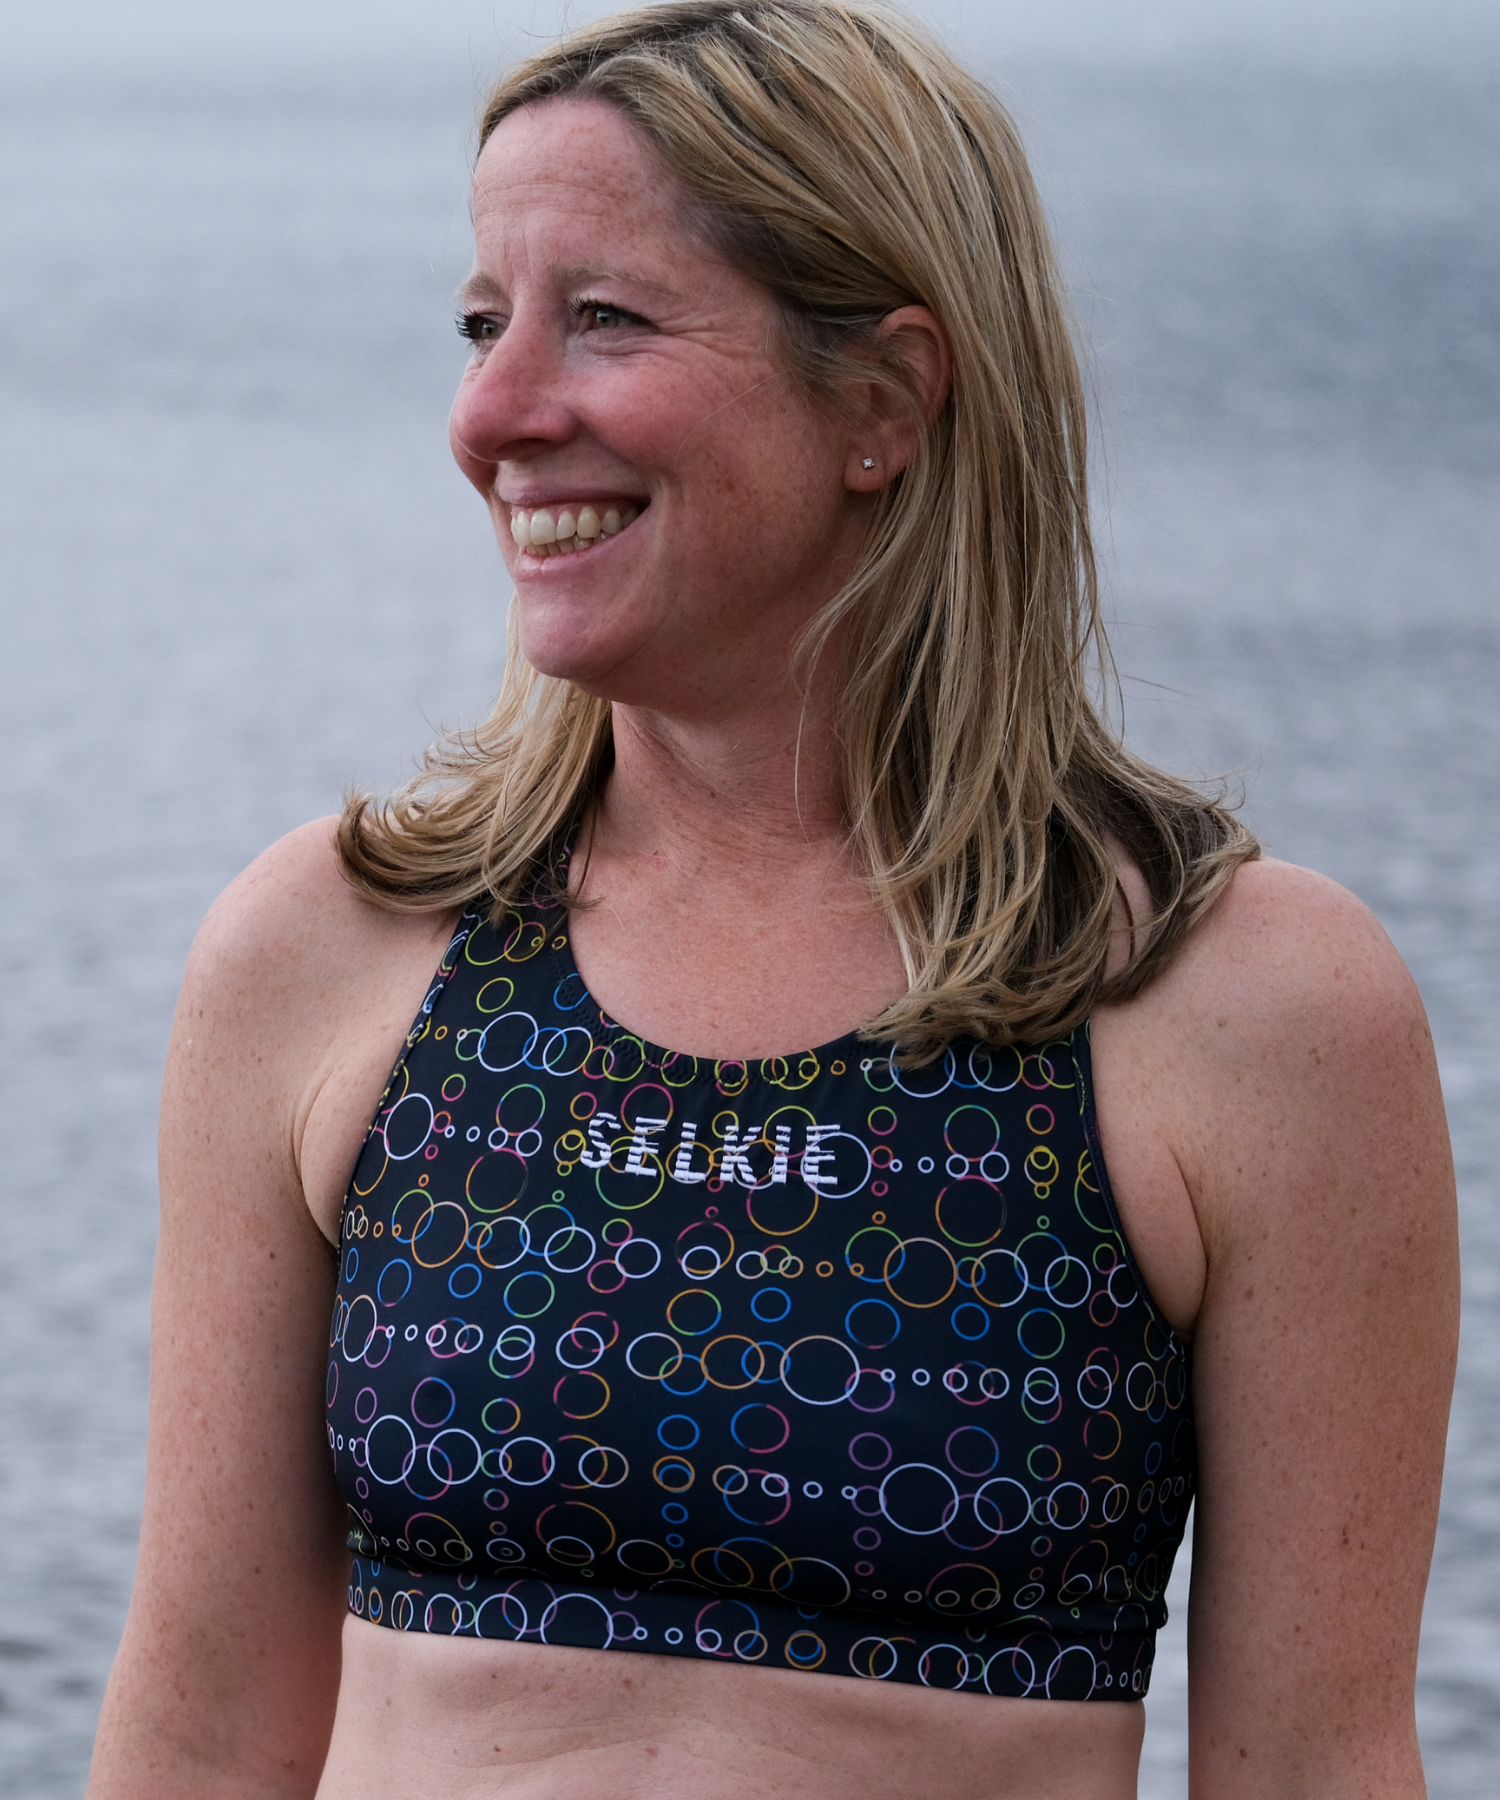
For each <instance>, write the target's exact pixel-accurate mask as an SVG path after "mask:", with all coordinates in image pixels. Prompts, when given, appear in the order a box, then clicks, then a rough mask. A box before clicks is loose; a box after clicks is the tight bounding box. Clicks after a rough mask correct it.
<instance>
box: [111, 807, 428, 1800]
mask: <svg viewBox="0 0 1500 1800" xmlns="http://www.w3.org/2000/svg"><path fill="white" fill-rule="evenodd" d="M419 929H420V931H421V934H422V938H423V942H422V943H421V945H420V946H419V958H420V966H421V968H422V969H423V971H424V972H423V973H421V974H415V970H416V968H417V966H418V963H416V962H414V961H413V959H412V957H411V955H410V954H409V953H408V954H407V955H406V957H405V964H411V968H409V969H408V968H406V967H405V966H404V964H403V959H402V958H401V957H400V956H399V955H398V956H396V957H395V959H394V967H395V976H396V978H395V980H394V981H392V980H391V979H390V977H389V975H388V973H387V972H388V971H389V969H390V968H391V967H392V964H393V959H392V955H391V951H392V949H393V947H396V946H397V945H398V944H400V943H402V942H404V940H403V939H402V937H401V930H400V923H399V922H395V921H390V920H388V919H383V918H382V917H381V916H380V915H378V914H374V913H373V911H372V909H370V908H367V907H364V906H362V905H361V904H360V903H359V902H358V901H356V900H355V899H354V897H353V896H352V895H351V894H350V893H349V891H348V889H347V888H346V887H345V886H344V884H343V882H342V881H341V880H340V878H339V876H338V871H337V866H336V863H335V861H334V859H333V856H332V851H331V847H330V841H329V831H328V828H327V826H326V825H322V824H320V825H318V826H315V827H309V828H307V829H306V830H304V831H303V832H299V833H295V834H293V836H292V837H291V838H290V839H287V840H284V841H283V843H282V844H280V845H277V846H276V847H275V848H274V849H273V850H272V851H270V852H268V853H267V855H266V856H265V857H263V858H261V860H260V861H259V862H258V863H257V864H255V865H254V866H253V867H252V868H251V869H250V870H249V871H247V873H246V875H245V876H242V877H241V878H240V880H239V881H238V882H236V883H235V884H234V886H233V887H232V888H230V889H229V891H228V892H227V893H226V894H225V896H224V897H223V898H222V899H221V900H220V901H219V903H218V904H217V905H216V906H215V907H214V909H213V911H212V912H211V913H210V915H209V918H208V920H207V922H206V923H205V925H204V927H203V930H202V931H201V933H200V934H199V937H198V941H197V943H196V944H195V946H194V949H193V953H192V957H191V959H190V962H189V966H188V971H187V975H186V979H185V981H184V984H183V990H182V996H181V1000H180V1002H179V1005H178V1009H177V1017H176V1022H175V1025H174V1028H173V1034H172V1044H171V1049H170V1052H169V1058H168V1066H167V1076H166V1083H165V1088H164V1092H163V1101H162V1122H161V1192H162V1218H161V1238H160V1244H159V1248H158V1252H157V1264H156V1278H155V1287H154V1291H153V1302H152V1355H151V1424H150V1441H149V1452H148V1458H147V1478H146V1505H145V1514H144V1519H143V1523H142V1531H141V1548H140V1560H139V1564H138V1568H137V1574H136V1584H135V1592H134V1597H133V1599H132V1602H131V1608H130V1614H129V1619H128V1621H127V1624H126V1629H125V1635H124V1639H123V1641H122V1643H121V1647H120V1652H119V1656H118V1659H117V1661H116V1664H115V1668H114V1673H113V1675H112V1677H111V1680H110V1684H109V1690H108V1693H107V1695H106V1698H105V1704H104V1714H103V1718H102V1720H101V1724H100V1729H99V1736H98V1740H97V1744H96V1748H95V1755H94V1766H93V1772H92V1777H91V1782H90V1787H89V1794H90V1797H91V1800H176V1797H177V1796H182V1797H183V1800H186V1797H187V1796H189V1795H191V1796H193V1800H205V1797H207V1796H220V1795H224V1796H228V1795H233V1796H236V1800H239V1797H242V1796H243V1797H245V1800H249V1797H251V1796H254V1797H255V1800H261V1797H262V1796H264V1797H266V1800H270V1797H271V1796H277V1797H278V1800H279V1797H282V1796H286V1797H290V1796H294V1795H295V1796H299V1797H301V1796H308V1795H311V1794H312V1793H313V1792H314V1790H315V1789H316V1787H317V1784H318V1778H319V1775H320V1772H321V1770H322V1766H323V1758H324V1753H325V1750H326V1747H327V1742H328V1735H329V1731H330V1728H331V1726H332V1722H333V1710H334V1703H335V1700H336V1697H337V1693H338V1683H339V1639H340V1630H341V1626H342V1621H343V1614H344V1604H345V1602H344V1591H345V1588H346V1585H347V1554H346V1552H345V1549H344V1530H345V1528H344V1522H343V1507H342V1505H341V1503H340V1501H339V1498H338V1495H337V1493H336V1491H335V1488H334V1484H333V1480H332V1475H331V1467H330V1461H329V1456H328V1446H327V1438H326V1433H325V1427H324V1422H323V1384H324V1377H325V1371H326V1367H327V1361H328V1327H329V1319H330V1316H331V1310H332V1302H333V1292H334V1281H335V1274H336V1252H335V1250H334V1247H333V1245H332V1244H331V1243H330V1242H329V1240H328V1238H327V1237H326V1236H325V1235H324V1233H323V1231H321V1230H320V1229H319V1226H318V1224H317V1223H315V1222H314V1217H313V1213H312V1212H311V1211H310V1210H309V1204H310V1202H312V1203H314V1204H315V1205H317V1207H318V1208H319V1211H320V1217H321V1216H323V1215H329V1218H328V1222H329V1223H330V1224H336V1216H337V1213H336V1206H337V1202H336V1193H337V1188H338V1184H339V1181H340V1179H342V1180H346V1179H347V1175H348V1170H349V1167H350V1166H352V1162H353V1159H354V1155H355V1154H356V1153H357V1149H358V1144H359V1140H360V1136H361V1134H362V1132H363V1129H364V1127H365V1125H367V1124H368V1120H369V1117H370V1114H371V1112H372V1111H373V1109H374V1106H375V1104H376V1101H377V1100H378V1097H379V1094H380V1091H381V1086H382V1084H383V1082H384V1079H385V1076H386V1074H387V1072H388V1070H389V1067H390V1063H391V1061H392V1060H393V1058H394V1055H395V1053H396V1050H397V1049H398V1048H399V1045H400V1042H401V1037H402V1035H403V1034H404V1032H405V1029H406V1026H407V1024H408V1023H409V1021H410V1018H411V1016H412V1014H413V1013H414V1012H415V1010H416V1007H417V1005H418V1004H419V1003H420V1001H421V997H422V993H423V991H424V989H423V985H422V984H423V983H424V982H425V980H426V979H427V977H428V976H429V975H430V973H431V970H432V967H433V965H434V963H435V962H436V960H437V955H438V954H439V953H440V951H441V944H440V943H438V944H437V948H436V949H433V950H431V953H430V955H429V954H428V950H429V944H428V942H427V940H431V942H432V943H436V942H437V935H436V934H435V933H434V932H433V929H432V927H431V925H430V924H428V923H427V922H425V921H424V922H421V924H420V926H419ZM411 930H412V927H411V923H410V922H406V937H407V938H409V937H410V936H411ZM387 938H390V939H392V942H391V943H390V944H387V943H386V942H385V940H386V939H387ZM382 950H384V951H385V955H384V956H383V957H382V954H381V953H382ZM413 977H415V989H414V991H412V989H413ZM382 982H383V983H384V987H385V988H386V989H394V992H393V993H387V992H384V991H382ZM408 1003H409V1004H408ZM403 1006H405V1008H406V1010H405V1012H404V1014H403V1013H402V1010H401V1009H402V1007H403ZM398 1019H399V1021H400V1023H399V1024H397V1023H396V1021H397V1020H398ZM310 1163H311V1164H315V1165H318V1166H319V1167H320V1168H321V1170H322V1171H323V1172H322V1173H321V1175H320V1177H319V1179H320V1182H321V1186H322V1187H324V1188H327V1189H328V1190H329V1192H328V1193H320V1194H310V1193H309V1192H308V1191H307V1188H306V1184H305V1177H306V1174H307V1167H308V1165H309V1164H310ZM339 1165H342V1172H341V1177H340V1176H339V1175H336V1174H335V1173H334V1172H333V1171H334V1170H335V1169H336V1168H337V1167H338V1166H339Z"/></svg>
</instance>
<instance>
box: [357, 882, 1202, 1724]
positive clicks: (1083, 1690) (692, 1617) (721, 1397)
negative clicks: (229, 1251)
mask: <svg viewBox="0 0 1500 1800" xmlns="http://www.w3.org/2000/svg"><path fill="white" fill-rule="evenodd" d="M564 874H565V871H564V870H563V869H561V868H559V869H557V870H554V871H553V872H552V875H551V877H550V878H549V881H548V882H547V883H543V882H542V881H540V880H539V881H538V882H537V884H536V889H535V891H534V892H533V893H531V894H530V895H529V896H528V897H527V898H526V900H525V901H524V903H522V904H518V905H517V906H515V907H513V908H511V909H510V910H508V911H507V912H505V913H504V914H503V916H502V917H501V919H500V920H499V921H498V922H492V921H491V920H490V919H489V918H488V917H487V916H482V915H481V914H480V913H478V912H473V913H470V914H468V915H466V916H465V918H464V919H463V920H462V921H461V923H460V925H459V928H458V931H457V933H456V935H455V937H454V939H453V942H452V943H451V945H450V946H449V948H448V950H447V952H446V953H445V955H444V957H443V960H442V963H441V964H440V966H439V969H438V972H437V976H436V978H435V980H434V983H433V985H432V988H431V991H430V992H429V994H428V995H427V998H426V999H425V1001H424V1002H423V1005H422V1009H421V1011H420V1013H419V1014H418V1017H417V1020H416V1022H415V1024H414V1025H413V1027H412V1030H411V1033H410V1035H409V1037H408V1040H407V1044H406V1047H405V1050H404V1051H403V1054H402V1058H401V1061H400V1062H399V1064H398V1066H397V1068H396V1071H395V1073H394V1074H393V1076H392V1078H391V1082H390V1085H389V1087H388V1089H387V1092H386V1094H385V1095H384V1096H383V1098H382V1100H381V1104H380V1107H379V1110H378V1113H377V1116H376V1119H375V1122H374V1125H373V1126H372V1128H371V1131H370V1134H369V1136H368V1138H367V1140H366V1142H365V1145H364V1148H363V1151H362V1153H361V1155H360V1158H359V1162H358V1165H357V1167H356V1169H355V1173H354V1177H353V1181H352V1183H351V1186H350V1191H349V1195H348V1198H347V1200H346V1203H345V1208H344V1214H343V1221H342V1235H343V1242H342V1245H341V1249H342V1257H341V1262H340V1279H339V1287H338V1294H337V1299H336V1303H335V1309H334V1316H333V1321H332V1327H331V1331H330V1348H329V1365H328V1381H327V1401H328V1438H329V1447H330V1454H331V1456H332V1458H333V1461H334V1468H335V1473H336V1476H337V1479H338V1481H339V1484H340V1487H341V1490H342V1492H343V1494H344V1497H345V1499H346V1501H347V1503H348V1507H349V1526H350V1531H349V1544H350V1548H351V1549H352V1550H353V1551H354V1553H355V1557H354V1564H353V1575H352V1579H351V1585H350V1606H351V1607H352V1609H353V1610H354V1611H355V1612H356V1613H357V1614H358V1615H359V1616H361V1617H363V1618H366V1619H370V1620H372V1621H374V1622H375V1623H377V1624H381V1625H385V1626H390V1627H394V1628H396V1629H401V1630H415V1631H427V1632H442V1633H457V1634H463V1635H469V1636H480V1637H497V1638H507V1639H515V1640H524V1641H528V1642H535V1643H564V1644H570V1645H575V1646H583V1647H591V1648H598V1649H616V1650H619V1649H625V1650H643V1651H650V1652H654V1653H656V1654H659V1655H660V1654H664V1655H678V1656H693V1657H700V1658H701V1657H708V1658H713V1659H718V1660H730V1661H739V1662H747V1663H764V1664H766V1665H767V1666H774V1667H781V1668H794V1669H803V1670H816V1671H820V1672H823V1673H833V1674H841V1675H855V1676H859V1677H861V1678H864V1679H871V1680H895V1681H907V1682H918V1683H924V1684H926V1685H928V1686H935V1687H948V1688H956V1689H967V1690H970V1691H974V1692H984V1693H992V1694H1005V1695H1017V1696H1050V1697H1053V1698H1067V1699H1095V1700H1131V1699H1135V1698H1138V1697H1139V1696H1140V1695H1141V1694H1143V1693H1144V1692H1145V1690H1146V1684H1147V1681H1148V1678H1149V1673H1150V1667H1151V1658H1152V1653H1153V1646H1154V1639H1155V1632H1156V1630H1157V1629H1158V1628H1159V1626H1160V1625H1161V1624H1162V1622H1163V1620H1164V1619H1165V1605H1164V1602H1163V1592H1164V1590H1165V1587H1166V1583H1167V1578H1168V1575H1169V1573H1170V1571H1171V1566H1172V1559H1173V1556H1174V1555H1175V1553H1176V1550H1177V1547H1178V1544H1179V1543H1180V1541H1181V1537H1182V1532H1183V1527H1184V1524H1185V1521H1186V1516H1187V1510H1188V1507H1189V1505H1190V1503H1191V1498H1192V1493H1193V1483H1194V1473H1195V1463H1194V1448H1193V1431H1192V1416H1191V1405H1190V1394H1189V1381H1188V1365H1187V1352H1186V1349H1185V1347H1184V1345H1183V1344H1182V1342H1181V1341H1180V1340H1179V1339H1178V1338H1177V1337H1176V1336H1175V1334H1174V1333H1173V1332H1172V1330H1171V1329H1170V1327H1169V1326H1168V1325H1167V1323H1166V1322H1165V1320H1164V1319H1163V1318H1162V1317H1161V1316H1160V1314H1159V1313H1158V1312H1157V1310H1156V1309H1155V1307H1154V1305H1153V1304H1152V1301H1151V1298H1150V1296H1149V1294H1148V1293H1147V1291H1146V1289H1145V1287H1144V1285H1143V1284H1142V1282H1141V1280H1140V1277H1139V1275H1138V1273H1137V1272H1136V1270H1135V1267H1134V1264H1133V1262H1132V1260H1131V1257H1130V1253H1129V1250H1128V1247H1127V1246H1126V1243H1125V1241H1124V1238H1123V1235H1122V1233H1121V1230H1120V1227H1119V1223H1118V1219H1117V1217H1116V1214H1115V1211H1114V1206H1113V1203H1112V1201H1111V1199H1110V1196H1109V1188H1108V1183H1107V1180H1106V1178H1105V1174H1104V1169H1103V1165H1102V1161H1101V1159H1100V1157H1099V1154H1098V1147H1097V1141H1096V1138H1095V1134H1094V1126H1093V1110H1092V1102H1091V1098H1090V1085H1089V1084H1090V1064H1089V1053H1088V1035H1087V1030H1086V1028H1082V1029H1080V1030H1078V1031H1077V1032H1075V1033H1074V1034H1073V1035H1072V1036H1071V1037H1070V1038H1069V1039H1068V1040H1066V1041H1065V1042H1059V1043H1051V1044H1046V1045H1015V1046H1011V1047H1008V1048H1004V1049H993V1048H988V1047H985V1046H982V1045H977V1044H969V1043H960V1044H956V1045H954V1046H953V1047H952V1048H951V1049H950V1050H949V1051H948V1052H947V1053H946V1055H945V1056H944V1057H942V1058H940V1059H939V1060H937V1061H935V1062H933V1063H931V1064H929V1065H928V1066H926V1067H925V1068H921V1069H903V1068H901V1067H899V1065H898V1064H897V1062H896V1061H895V1059H894V1058H893V1056H892V1055H891V1053H890V1051H889V1050H888V1049H885V1048H882V1047H880V1046H876V1045H871V1044H867V1043H864V1042H862V1041H861V1040H859V1039H858V1038H856V1037H853V1036H851V1037H849V1038H845V1039H840V1040H838V1041H837V1042H836V1043H833V1044H829V1045H823V1046H820V1047H819V1048H817V1049H815V1050H811V1051H808V1052H807V1053H806V1054H804V1055H802V1056H800V1057H791V1058H777V1059H773V1060H770V1061H766V1062H759V1063H749V1064H746V1063H714V1062H711V1061H707V1060H704V1059H700V1058H694V1057H690V1056H683V1055H680V1054H676V1053H673V1052H670V1051H665V1050H662V1049H659V1048H658V1047H657V1046H654V1045H652V1044H649V1043H647V1042H645V1041H644V1040H642V1039H641V1038H639V1037H638V1036H635V1035H633V1034H631V1033H629V1032H628V1031H626V1030H625V1029H624V1028H623V1027H621V1026H620V1025H619V1024H618V1023H617V1022H615V1021H613V1020H611V1019H609V1018H607V1017H605V1015H604V1014H603V1013H602V1012H601V1011H600V1009H599V1008H598V1006H597V1005H596V1004H595V1003H594V1002H593V1000H592V998H591V997H590V996H589V994H588V992H587V990H586V989H585V988H584V986H583V983H582V981H581V979H580V978H579V976H578V972H577V970H576V968H575V967H574V965H573V962H572V957H571V954H570V952H569V948H568V939H567V921H566V917H565V915H564V914H563V913H562V911H561V909H559V908H558V907H557V906H556V904H555V901H552V900H550V899H549V897H548V896H549V895H550V893H552V892H553V891H555V889H554V887H553V885H552V884H553V883H556V882H558V881H560V880H561V879H562V877H563V875H564Z"/></svg>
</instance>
